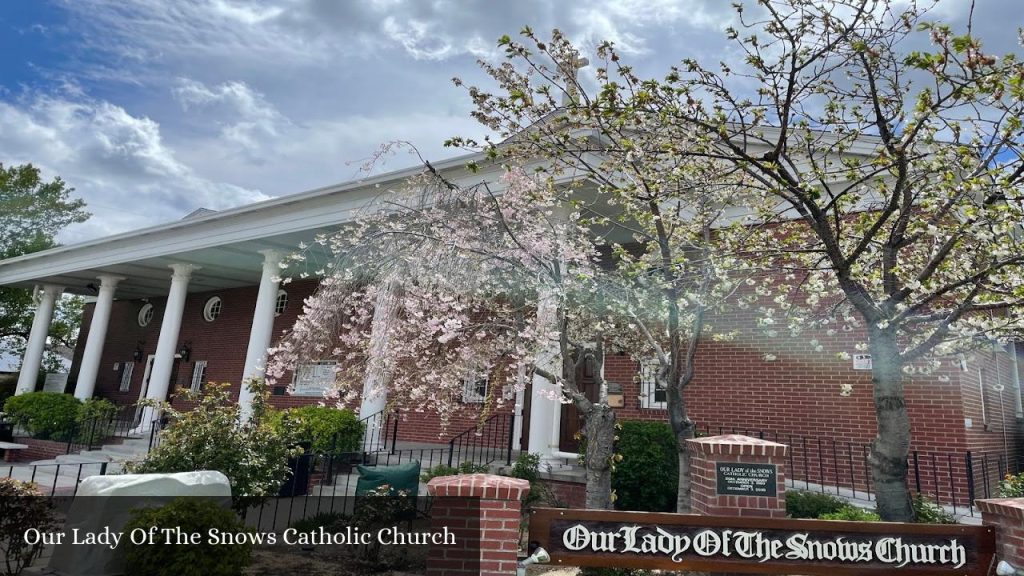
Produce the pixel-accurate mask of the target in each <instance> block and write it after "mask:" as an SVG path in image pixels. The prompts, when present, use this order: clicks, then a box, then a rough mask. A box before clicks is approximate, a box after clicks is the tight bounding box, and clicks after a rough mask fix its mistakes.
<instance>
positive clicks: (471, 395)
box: [462, 370, 488, 404]
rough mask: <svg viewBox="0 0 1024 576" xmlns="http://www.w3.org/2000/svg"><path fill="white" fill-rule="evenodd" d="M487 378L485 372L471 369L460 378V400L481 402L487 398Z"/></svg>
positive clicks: (467, 402)
mask: <svg viewBox="0 0 1024 576" xmlns="http://www.w3.org/2000/svg"><path fill="white" fill-rule="evenodd" d="M487 392H488V379H487V375H486V374H480V373H479V372H477V371H476V370H471V371H470V372H469V374H467V375H466V377H465V378H463V380H462V401H463V402H465V403H466V404H483V403H484V400H486V399H487Z"/></svg>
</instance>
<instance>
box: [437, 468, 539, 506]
mask: <svg viewBox="0 0 1024 576" xmlns="http://www.w3.org/2000/svg"><path fill="white" fill-rule="evenodd" d="M529 492H530V483H529V481H527V480H520V479H519V478H509V477H507V476H495V475H493V474H462V475H459V476H440V477H437V478H432V479H431V480H430V482H428V483H427V494H430V495H431V496H442V497H443V496H450V497H459V498H484V499H488V500H521V499H522V497H523V496H525V495H527V494H528V493H529Z"/></svg>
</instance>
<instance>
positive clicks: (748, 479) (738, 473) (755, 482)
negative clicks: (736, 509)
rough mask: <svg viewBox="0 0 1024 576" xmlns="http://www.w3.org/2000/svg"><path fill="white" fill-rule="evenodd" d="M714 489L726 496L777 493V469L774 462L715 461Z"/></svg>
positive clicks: (772, 496) (770, 494)
mask: <svg viewBox="0 0 1024 576" xmlns="http://www.w3.org/2000/svg"><path fill="white" fill-rule="evenodd" d="M715 476H716V489H715V492H717V493H718V494H720V495H726V496H765V497H769V498H775V497H776V496H778V495H779V492H778V486H777V484H776V481H775V479H776V477H777V476H778V469H777V468H776V466H775V465H774V464H751V463H749V462H715Z"/></svg>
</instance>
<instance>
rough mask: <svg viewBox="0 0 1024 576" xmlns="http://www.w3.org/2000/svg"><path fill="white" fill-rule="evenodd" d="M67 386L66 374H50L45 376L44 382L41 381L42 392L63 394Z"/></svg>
mask: <svg viewBox="0 0 1024 576" xmlns="http://www.w3.org/2000/svg"><path fill="white" fill-rule="evenodd" d="M67 385H68V373H67V372H51V373H49V374H47V375H46V380H44V381H43V392H60V393H62V394H63V393H64V388H65V387H67Z"/></svg>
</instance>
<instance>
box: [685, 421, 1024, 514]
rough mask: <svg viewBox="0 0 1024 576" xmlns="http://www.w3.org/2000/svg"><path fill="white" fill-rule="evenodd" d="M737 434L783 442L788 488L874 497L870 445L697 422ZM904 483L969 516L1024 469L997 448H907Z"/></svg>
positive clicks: (1022, 462) (1023, 462)
mask: <svg viewBox="0 0 1024 576" xmlns="http://www.w3.org/2000/svg"><path fill="white" fill-rule="evenodd" d="M713 434H719V435H720V434H743V435H745V436H751V437H755V438H760V439H762V440H770V441H772V442H779V443H781V444H786V445H788V446H789V452H788V455H787V462H786V464H787V470H786V477H787V482H788V483H789V485H790V486H791V487H793V488H798V489H803V490H812V491H818V492H823V493H831V494H835V495H837V496H844V497H848V498H857V499H862V500H868V501H871V500H874V499H875V495H874V491H873V490H872V486H871V482H872V478H871V463H870V460H869V456H870V453H871V445H870V444H868V443H865V442H853V441H844V440H837V439H835V438H828V437H822V436H803V435H799V434H788V433H780V432H775V431H765V430H753V429H744V428H733V427H728V426H706V425H705V426H698V435H713ZM907 470H908V472H907V487H908V488H909V489H910V490H911V491H912V492H914V493H915V494H920V495H923V496H926V497H928V498H930V499H932V500H934V501H936V502H938V503H939V504H943V505H945V506H949V507H951V508H952V511H953V513H954V514H966V515H971V516H974V515H975V514H976V512H977V510H976V506H975V505H974V501H975V500H977V499H983V498H995V497H998V496H999V493H998V485H999V480H1001V479H1002V478H1003V477H1004V476H1005V475H1006V474H1019V473H1021V472H1022V471H1024V458H1021V456H1020V455H1013V454H1009V455H1008V454H1003V453H997V452H984V453H978V452H971V451H959V452H958V451H938V450H911V452H910V455H909V456H908V458H907Z"/></svg>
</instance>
